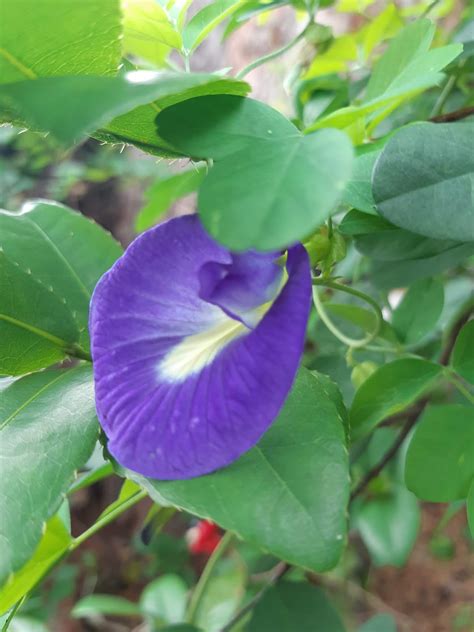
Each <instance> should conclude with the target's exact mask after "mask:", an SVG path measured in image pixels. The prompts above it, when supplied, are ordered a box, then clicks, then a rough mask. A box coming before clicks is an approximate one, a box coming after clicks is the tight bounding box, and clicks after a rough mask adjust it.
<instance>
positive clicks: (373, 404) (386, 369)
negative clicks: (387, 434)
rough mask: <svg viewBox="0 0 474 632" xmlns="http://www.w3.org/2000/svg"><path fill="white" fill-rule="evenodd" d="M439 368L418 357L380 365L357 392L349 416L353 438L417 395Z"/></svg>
mask: <svg viewBox="0 0 474 632" xmlns="http://www.w3.org/2000/svg"><path fill="white" fill-rule="evenodd" d="M441 371H442V367H441V366H440V365H438V364H434V363H433V362H428V361H427V360H422V359H417V358H407V359H403V360H395V361H394V362H390V363H388V364H385V365H384V366H381V367H380V368H379V369H377V371H375V372H374V373H372V375H371V376H370V377H368V378H367V380H366V381H365V382H364V383H363V384H362V386H361V387H360V388H359V390H358V391H357V392H356V394H355V397H354V401H353V403H352V407H351V409H350V414H349V419H350V424H351V429H352V439H358V438H360V437H361V436H363V435H365V434H367V433H368V432H370V431H371V430H372V429H373V428H375V426H376V425H377V424H378V423H380V422H381V421H383V420H384V419H386V418H387V417H389V416H390V415H394V414H395V413H398V412H400V411H401V410H403V409H404V408H406V407H407V406H409V405H410V404H411V403H412V402H414V401H415V400H416V399H418V397H420V396H421V395H422V394H423V393H424V392H425V391H426V390H427V389H428V388H429V387H430V386H432V384H433V382H434V380H436V378H437V377H438V376H439V375H440V373H441Z"/></svg>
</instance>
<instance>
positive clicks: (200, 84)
mask: <svg viewBox="0 0 474 632" xmlns="http://www.w3.org/2000/svg"><path fill="white" fill-rule="evenodd" d="M178 77H179V81H180V82H181V81H182V82H183V83H182V84H181V91H177V92H173V93H171V94H170V95H169V96H167V97H163V98H160V99H159V100H158V101H154V102H153V103H149V104H148V105H142V106H140V107H138V108H136V109H135V110H133V111H132V112H128V113H127V114H123V115H122V116H118V117H117V118H115V119H114V120H113V121H112V122H111V123H108V124H107V126H106V127H104V128H103V129H101V130H100V132H96V134H95V135H94V136H95V137H97V138H99V140H104V141H106V142H115V143H116V142H123V143H132V144H133V145H136V146H137V147H139V148H140V149H142V150H143V151H147V152H149V153H152V154H157V155H168V156H179V155H183V154H182V153H180V152H179V151H177V150H176V149H175V148H173V147H172V146H171V145H170V144H169V143H167V142H166V140H164V138H162V137H160V136H159V135H158V133H157V130H156V116H157V114H158V112H160V110H162V109H163V108H168V107H170V106H171V105H174V104H176V103H180V102H181V101H186V100H188V99H193V98H195V97H200V96H206V95H223V94H230V95H236V96H244V95H246V94H247V92H248V91H249V90H250V86H249V84H248V83H245V81H237V80H236V79H233V78H231V77H220V76H218V75H209V74H198V73H186V74H185V73H181V74H179V75H178ZM186 77H187V78H186Z"/></svg>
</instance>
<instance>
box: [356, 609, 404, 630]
mask: <svg viewBox="0 0 474 632" xmlns="http://www.w3.org/2000/svg"><path fill="white" fill-rule="evenodd" d="M357 632H397V623H396V621H395V619H394V618H393V617H392V615H391V614H386V613H383V614H376V615H375V617H372V618H370V619H369V620H368V621H366V622H365V623H364V624H363V625H361V626H360V628H357Z"/></svg>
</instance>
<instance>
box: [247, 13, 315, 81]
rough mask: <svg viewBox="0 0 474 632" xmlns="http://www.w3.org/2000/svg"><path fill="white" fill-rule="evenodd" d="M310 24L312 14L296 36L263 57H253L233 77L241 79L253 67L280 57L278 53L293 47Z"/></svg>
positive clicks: (282, 53) (304, 34)
mask: <svg viewBox="0 0 474 632" xmlns="http://www.w3.org/2000/svg"><path fill="white" fill-rule="evenodd" d="M312 24H313V16H311V17H310V19H309V21H308V23H307V24H306V26H305V27H304V29H303V30H302V31H301V33H299V34H298V35H297V36H296V37H294V38H293V39H292V40H290V41H289V42H288V44H285V45H284V46H282V47H281V48H277V50H274V51H273V52H272V53H268V55H264V56H263V57H259V58H258V59H255V60H254V61H253V62H252V63H251V64H249V65H248V66H245V68H242V70H240V71H239V72H238V73H237V74H236V75H235V78H236V79H242V78H243V77H245V75H248V73H249V72H251V71H252V70H254V69H255V68H258V67H259V66H262V65H263V64H266V63H267V62H269V61H272V59H276V58H277V57H280V55H284V54H285V53H286V52H287V51H289V50H290V48H293V46H295V44H297V43H298V42H299V41H301V40H302V39H303V38H304V37H305V36H306V33H307V32H308V30H309V29H310V27H311V25H312Z"/></svg>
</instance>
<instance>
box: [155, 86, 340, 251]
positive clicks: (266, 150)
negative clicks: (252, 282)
mask: <svg viewBox="0 0 474 632" xmlns="http://www.w3.org/2000/svg"><path fill="white" fill-rule="evenodd" d="M157 124H158V129H159V133H160V135H162V136H163V137H164V138H165V139H166V140H167V141H168V142H169V143H170V144H171V145H172V146H173V147H174V148H175V149H176V150H177V151H181V152H183V153H186V154H188V155H190V156H192V157H194V158H213V159H215V160H216V163H215V165H214V167H213V168H212V169H211V170H210V172H209V174H208V176H207V177H206V178H205V180H204V182H203V184H202V185H201V187H200V189H199V195H198V206H199V211H200V215H201V218H202V221H203V223H204V225H205V227H206V228H207V230H208V231H209V233H210V234H211V235H212V236H213V237H214V238H215V239H217V240H218V241H220V242H222V243H223V244H225V245H226V246H228V247H229V248H230V249H232V250H237V251H238V250H246V249H249V248H256V249H257V250H273V249H276V248H283V247H285V246H288V245H289V244H292V243H294V242H295V241H298V240H301V239H303V238H304V237H305V236H306V235H308V234H310V233H311V232H313V231H314V230H315V229H316V228H317V227H318V226H319V225H320V224H322V223H323V222H324V221H325V220H326V219H327V218H328V217H329V215H330V214H331V211H332V210H333V209H334V207H335V205H336V204H337V201H338V200H339V199H340V197H341V194H342V190H343V188H344V184H345V182H346V181H347V179H348V178H349V175H350V171H351V162H352V148H351V145H350V142H349V139H348V138H347V137H346V136H345V135H343V134H341V133H340V132H337V131H335V130H324V131H323V132H319V133H318V134H313V135H308V136H303V135H301V134H300V133H299V132H298V130H297V129H296V128H295V127H294V125H293V124H292V123H290V121H289V120H288V119H286V118H285V117H284V116H282V115H281V114H280V113H279V112H277V111H276V110H273V109H272V108H270V107H268V106H266V105H264V104H262V103H259V102H258V101H253V100H251V99H242V98H238V97H228V96H220V97H212V98H203V99H193V100H188V101H186V102H185V103H181V104H179V105H176V106H173V107H171V108H169V109H165V110H164V111H163V112H162V113H161V114H160V115H159V116H158V117H157Z"/></svg>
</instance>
